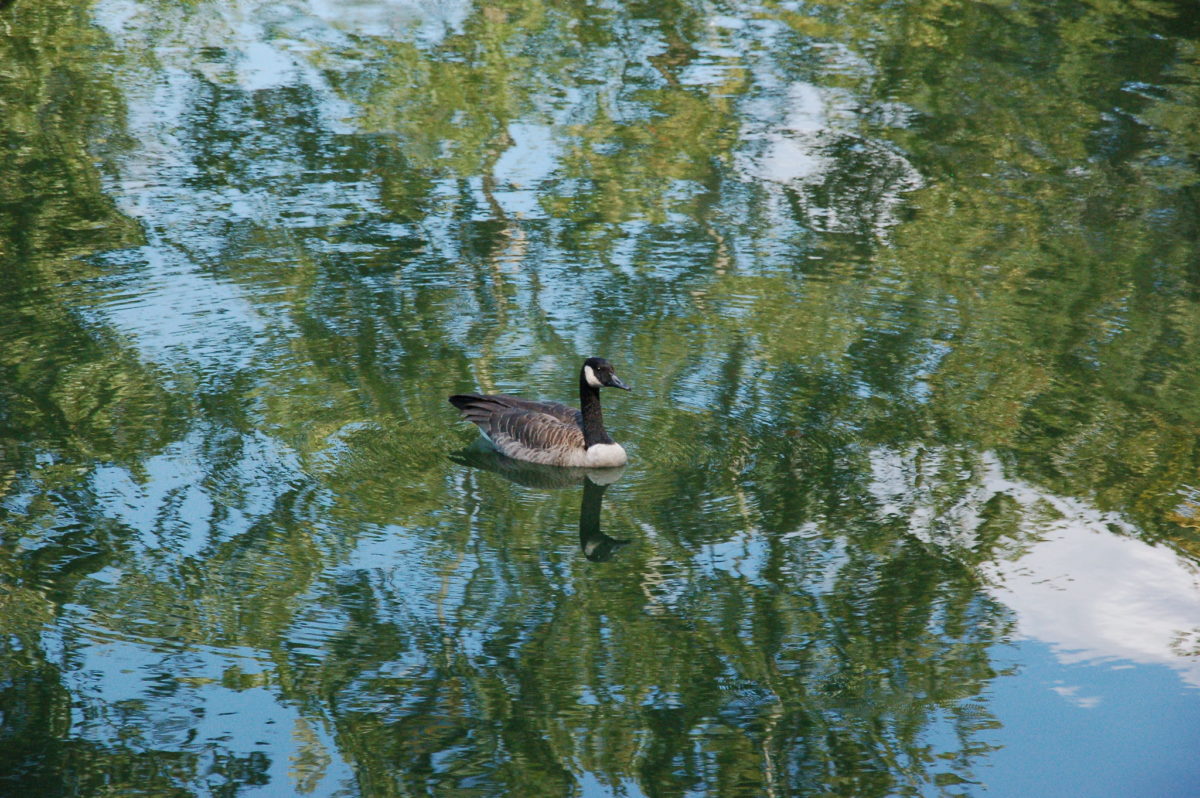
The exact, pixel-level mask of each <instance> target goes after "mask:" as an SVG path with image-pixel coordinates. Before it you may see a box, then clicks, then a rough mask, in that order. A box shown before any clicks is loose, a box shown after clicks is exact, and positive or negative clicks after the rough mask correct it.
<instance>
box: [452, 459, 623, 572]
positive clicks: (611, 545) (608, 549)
mask: <svg viewBox="0 0 1200 798" xmlns="http://www.w3.org/2000/svg"><path fill="white" fill-rule="evenodd" d="M450 459H451V460H453V461H454V462H456V463H460V464H462V465H466V466H471V467H472V468H479V469H483V470H485V471H491V472H493V473H495V474H499V475H500V476H502V477H504V478H505V479H507V480H509V481H511V482H516V483H517V484H518V485H525V486H526V487H530V488H537V489H540V490H558V489H560V488H569V487H573V486H575V485H578V484H580V483H583V498H582V500H581V502H580V505H579V548H580V549H581V550H582V551H583V556H584V557H587V558H588V559H589V560H592V561H593V562H602V561H604V560H608V559H611V558H612V556H613V554H614V553H615V552H616V550H617V549H619V548H620V547H621V546H624V545H625V544H626V543H628V542H629V541H628V540H621V539H619V538H614V537H610V536H608V535H606V534H604V532H602V531H601V530H600V505H601V504H602V502H603V499H604V491H605V490H607V489H608V486H609V485H611V484H612V483H614V482H616V481H617V480H618V479H620V478H621V474H622V473H624V471H625V469H624V468H623V467H617V468H558V467H555V466H546V465H540V464H538V463H523V462H521V461H520V460H514V459H512V458H511V457H505V456H504V455H502V454H500V453H499V452H497V451H496V450H495V449H493V448H491V447H490V446H487V445H486V444H482V442H480V443H479V444H472V445H471V446H469V447H467V448H466V449H464V450H463V451H461V452H458V453H457V454H452V455H450Z"/></svg>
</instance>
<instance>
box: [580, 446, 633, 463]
mask: <svg viewBox="0 0 1200 798" xmlns="http://www.w3.org/2000/svg"><path fill="white" fill-rule="evenodd" d="M585 459H586V465H587V467H589V468H610V467H612V466H619V465H625V463H626V462H627V461H628V460H629V457H628V455H626V454H625V449H624V448H622V447H621V444H619V443H596V444H593V445H591V446H589V447H588V450H587V454H586V455H585Z"/></svg>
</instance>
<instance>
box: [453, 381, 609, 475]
mask: <svg viewBox="0 0 1200 798" xmlns="http://www.w3.org/2000/svg"><path fill="white" fill-rule="evenodd" d="M602 387H609V388H622V389H624V390H626V391H628V390H631V389H630V387H629V386H628V385H626V384H625V383H623V382H621V380H620V379H619V378H618V377H617V375H616V374H615V373H614V372H613V367H612V364H611V363H609V362H608V361H607V360H605V359H604V358H602V357H589V358H588V359H587V360H585V361H583V368H581V369H580V370H579V405H580V408H581V409H580V410H576V409H575V408H573V407H567V406H566V405H564V404H559V403H558V402H532V401H529V400H528V399H519V398H517V397H515V396H505V395H503V394H488V395H481V394H476V393H465V394H455V395H454V396H451V397H450V404H452V405H454V406H455V407H457V408H458V409H459V411H460V412H461V413H462V415H463V418H465V419H467V420H468V421H470V422H471V423H473V424H475V425H476V426H477V427H479V430H480V431H481V432H482V433H483V434H484V436H485V437H486V438H487V439H488V440H490V441H491V442H492V445H493V446H495V447H496V449H497V450H498V451H499V452H500V453H501V454H505V455H508V456H509V457H512V458H514V459H517V460H525V461H528V462H530V463H543V464H545V465H556V466H571V467H575V468H611V467H613V466H620V465H624V464H625V462H626V461H627V460H628V459H629V458H628V456H627V455H626V454H625V449H624V448H622V447H621V444H619V443H616V442H615V441H613V439H612V438H610V437H609V435H608V432H606V431H605V429H604V416H603V414H602V413H601V412H600V389H601V388H602Z"/></svg>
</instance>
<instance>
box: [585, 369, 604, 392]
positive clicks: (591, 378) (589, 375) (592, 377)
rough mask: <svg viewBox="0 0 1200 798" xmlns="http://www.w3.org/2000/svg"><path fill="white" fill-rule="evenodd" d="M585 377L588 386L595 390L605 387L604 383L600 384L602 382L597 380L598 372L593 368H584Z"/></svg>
mask: <svg viewBox="0 0 1200 798" xmlns="http://www.w3.org/2000/svg"><path fill="white" fill-rule="evenodd" d="M583 377H584V379H586V380H587V384H588V385H590V386H592V387H593V388H601V387H603V386H604V383H602V382H600V380H598V379H596V372H594V371H592V367H591V366H584V367H583Z"/></svg>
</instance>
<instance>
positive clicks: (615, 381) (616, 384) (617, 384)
mask: <svg viewBox="0 0 1200 798" xmlns="http://www.w3.org/2000/svg"><path fill="white" fill-rule="evenodd" d="M609 385H611V386H612V387H614V388H620V389H622V390H625V391H632V390H633V389H632V388H630V387H629V386H628V385H626V384H625V383H623V382H621V378H620V377H618V376H617V375H616V374H613V375H612V382H610V383H609Z"/></svg>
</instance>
